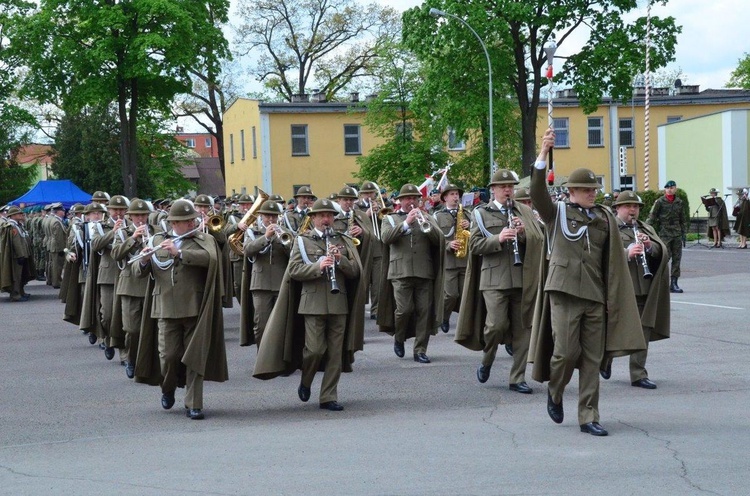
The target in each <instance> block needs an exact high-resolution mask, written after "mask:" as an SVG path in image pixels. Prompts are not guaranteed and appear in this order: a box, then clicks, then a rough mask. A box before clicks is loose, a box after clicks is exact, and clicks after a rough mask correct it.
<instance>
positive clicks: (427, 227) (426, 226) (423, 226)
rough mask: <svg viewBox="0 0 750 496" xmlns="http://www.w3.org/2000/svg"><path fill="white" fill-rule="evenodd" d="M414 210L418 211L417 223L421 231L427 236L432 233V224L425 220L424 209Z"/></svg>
mask: <svg viewBox="0 0 750 496" xmlns="http://www.w3.org/2000/svg"><path fill="white" fill-rule="evenodd" d="M414 208H416V209H417V222H418V223H419V230H420V231H422V232H423V233H425V234H427V233H428V232H430V231H432V224H430V222H429V221H428V220H427V219H426V218H425V216H424V214H423V213H422V209H421V208H419V207H414Z"/></svg>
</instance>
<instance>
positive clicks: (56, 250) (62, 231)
mask: <svg viewBox="0 0 750 496" xmlns="http://www.w3.org/2000/svg"><path fill="white" fill-rule="evenodd" d="M51 211H52V214H51V215H49V216H48V217H49V220H48V224H47V229H48V231H47V232H48V236H49V238H48V239H47V252H48V253H47V256H48V257H49V260H50V263H49V268H50V284H51V285H52V287H53V288H56V289H57V288H59V287H60V285H61V284H62V269H63V264H64V263H65V247H66V245H67V240H68V233H67V230H66V228H65V224H64V223H63V220H62V217H60V215H58V214H59V213H64V212H65V210H64V209H63V206H62V204H61V203H55V204H53V205H52V207H51Z"/></svg>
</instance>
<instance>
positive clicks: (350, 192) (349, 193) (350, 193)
mask: <svg viewBox="0 0 750 496" xmlns="http://www.w3.org/2000/svg"><path fill="white" fill-rule="evenodd" d="M336 196H337V197H338V198H354V199H355V200H356V199H357V198H358V197H359V195H358V194H357V190H356V189H354V188H352V187H351V186H344V187H343V188H341V191H339V193H338V195H336Z"/></svg>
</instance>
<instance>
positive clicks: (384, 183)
mask: <svg viewBox="0 0 750 496" xmlns="http://www.w3.org/2000/svg"><path fill="white" fill-rule="evenodd" d="M446 160H447V154H446V153H445V152H441V151H435V150H434V149H433V148H432V147H431V146H430V145H429V144H428V143H426V142H424V141H416V140H404V139H393V140H391V141H389V142H387V143H385V144H383V145H380V146H378V147H375V148H373V149H372V150H371V151H370V153H368V154H367V155H366V156H362V157H359V158H358V160H357V161H358V163H359V164H360V169H359V172H358V173H357V174H356V176H357V178H359V179H360V180H362V181H365V180H367V181H375V182H376V183H378V185H379V186H380V187H384V188H387V189H388V190H398V189H399V188H400V187H401V186H403V185H404V184H406V183H413V184H417V185H419V184H421V183H422V182H423V181H424V176H425V174H429V173H431V172H434V171H436V170H437V169H438V167H437V166H435V165H434V164H439V163H445V161H446Z"/></svg>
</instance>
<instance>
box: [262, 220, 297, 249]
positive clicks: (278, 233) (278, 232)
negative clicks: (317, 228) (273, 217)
mask: <svg viewBox="0 0 750 496" xmlns="http://www.w3.org/2000/svg"><path fill="white" fill-rule="evenodd" d="M268 228H272V229H273V234H274V237H275V238H276V239H277V240H278V241H279V243H281V244H282V245H284V246H289V245H291V244H292V239H293V236H292V235H291V234H289V233H288V232H285V231H283V230H282V229H281V227H279V226H278V225H276V224H271V225H270V226H268V227H267V228H266V229H268Z"/></svg>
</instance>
